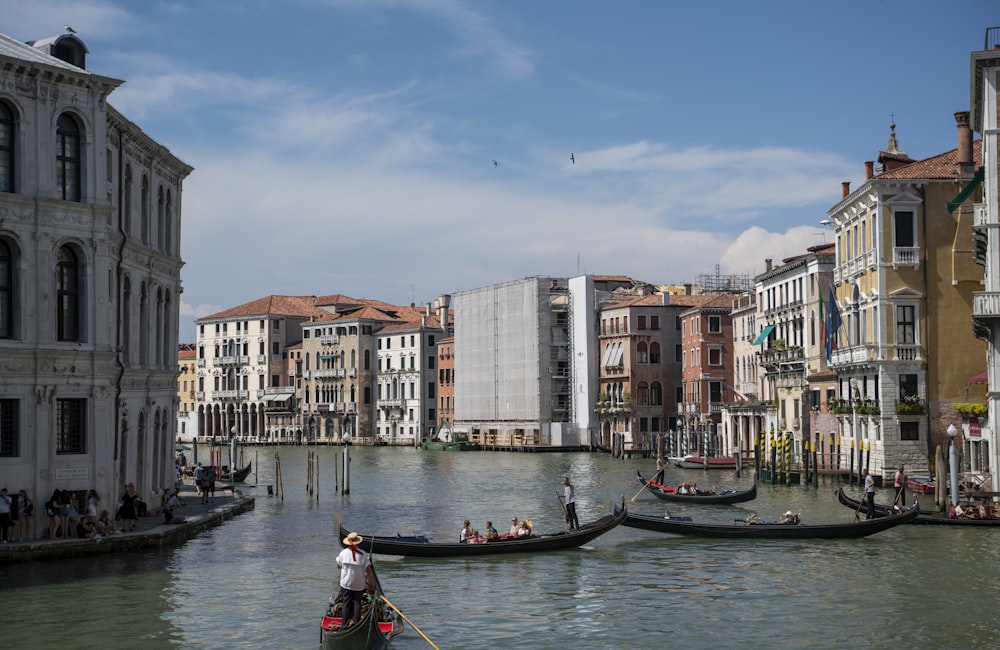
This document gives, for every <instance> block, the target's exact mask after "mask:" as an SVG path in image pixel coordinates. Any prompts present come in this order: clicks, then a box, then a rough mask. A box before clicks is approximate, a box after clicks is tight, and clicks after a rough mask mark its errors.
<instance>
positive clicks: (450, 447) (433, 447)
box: [420, 440, 480, 451]
mask: <svg viewBox="0 0 1000 650" xmlns="http://www.w3.org/2000/svg"><path fill="white" fill-rule="evenodd" d="M420 447H421V448H423V449H425V450H427V451H479V450H480V446H479V443H478V442H471V441H469V440H456V441H455V442H444V441H441V440H424V441H423V442H421V443H420Z"/></svg>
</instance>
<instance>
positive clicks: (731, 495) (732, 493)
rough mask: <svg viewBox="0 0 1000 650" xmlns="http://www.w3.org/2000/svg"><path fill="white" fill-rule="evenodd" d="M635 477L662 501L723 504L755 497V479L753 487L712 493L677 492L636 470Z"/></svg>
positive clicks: (740, 501)
mask: <svg viewBox="0 0 1000 650" xmlns="http://www.w3.org/2000/svg"><path fill="white" fill-rule="evenodd" d="M636 478H638V480H639V483H640V484H642V485H645V486H646V489H647V490H649V491H650V492H651V493H653V495H654V496H656V497H658V498H660V499H663V500H664V501H676V502H679V503H713V504H725V503H743V502H744V501H753V500H754V499H756V498H757V481H754V483H753V487H751V488H749V489H746V490H725V491H723V492H715V493H712V494H679V493H678V492H677V490H676V489H675V488H673V487H671V486H669V485H661V484H659V483H657V482H655V481H647V480H646V478H645V477H644V476H643V475H642V474H641V473H639V472H636Z"/></svg>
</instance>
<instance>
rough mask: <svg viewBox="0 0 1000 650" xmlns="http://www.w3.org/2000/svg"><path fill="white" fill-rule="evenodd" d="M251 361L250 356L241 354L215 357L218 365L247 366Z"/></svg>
mask: <svg viewBox="0 0 1000 650" xmlns="http://www.w3.org/2000/svg"><path fill="white" fill-rule="evenodd" d="M249 362H250V357H247V356H239V355H237V356H224V357H216V358H215V365H217V366H245V365H246V364H248V363H249Z"/></svg>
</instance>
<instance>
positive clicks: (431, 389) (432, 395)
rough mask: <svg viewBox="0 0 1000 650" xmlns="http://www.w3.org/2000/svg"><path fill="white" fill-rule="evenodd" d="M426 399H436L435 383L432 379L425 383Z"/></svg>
mask: <svg viewBox="0 0 1000 650" xmlns="http://www.w3.org/2000/svg"><path fill="white" fill-rule="evenodd" d="M427 399H437V385H436V384H435V383H434V382H433V381H432V382H429V383H428V384H427Z"/></svg>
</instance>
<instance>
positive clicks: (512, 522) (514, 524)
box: [507, 517, 521, 537]
mask: <svg viewBox="0 0 1000 650" xmlns="http://www.w3.org/2000/svg"><path fill="white" fill-rule="evenodd" d="M520 527H521V526H520V524H518V523H517V517H511V518H510V531H509V532H508V533H507V534H508V535H509V536H511V537H517V529H518V528H520Z"/></svg>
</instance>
